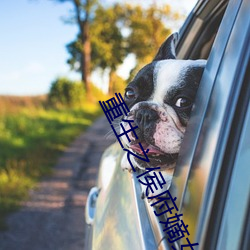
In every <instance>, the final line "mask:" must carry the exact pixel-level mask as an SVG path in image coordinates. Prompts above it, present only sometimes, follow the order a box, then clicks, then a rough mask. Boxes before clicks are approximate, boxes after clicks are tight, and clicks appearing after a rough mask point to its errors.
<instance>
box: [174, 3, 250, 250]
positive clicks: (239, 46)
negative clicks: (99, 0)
mask: <svg viewBox="0 0 250 250" xmlns="http://www.w3.org/2000/svg"><path fill="white" fill-rule="evenodd" d="M249 13H250V2H249V1H248V0H242V1H240V0H232V1H229V4H228V7H227V10H226V12H225V15H224V17H223V20H222V23H221V25H220V28H219V30H218V33H217V35H216V39H215V42H214V43H213V47H212V51H211V53H210V56H209V59H208V62H207V67H206V69H205V71H204V74H203V78H202V81H201V84H200V87H199V90H198V93H197V98H196V101H195V105H194V109H193V112H192V115H191V118H190V121H189V125H188V128H187V131H186V135H185V138H184V142H183V144H182V149H181V154H180V157H179V162H178V165H177V168H176V171H175V177H174V183H173V185H172V187H171V192H173V193H175V194H176V196H177V199H178V205H179V206H180V207H181V208H182V210H181V211H182V213H183V215H184V220H185V222H186V223H187V224H189V225H190V227H189V230H190V237H191V240H192V241H195V242H199V249H227V250H228V249H249V189H250V187H249V183H250V181H249V178H244V175H243V173H242V171H244V173H245V174H246V175H247V176H248V177H249V176H250V175H249V167H248V168H247V169H246V167H245V166H244V164H247V161H249V159H250V155H249V146H250V145H249V144H247V142H248V143H249V140H248V141H247V142H246V138H247V136H248V135H249V131H248V129H249V126H248V122H249V85H250V84H249V70H250V68H249V54H250V47H249V41H250V15H249ZM243 155H244V156H243ZM242 157H244V161H243V160H241V159H242ZM248 165H249V164H248ZM234 202H235V203H236V204H237V205H236V204H234ZM239 204H241V206H239ZM233 213H234V214H233ZM230 216H234V217H235V218H237V219H235V218H234V219H233V217H230ZM247 221H248V224H247ZM247 235H248V237H247Z"/></svg>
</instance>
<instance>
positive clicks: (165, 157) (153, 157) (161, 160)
mask: <svg viewBox="0 0 250 250" xmlns="http://www.w3.org/2000/svg"><path fill="white" fill-rule="evenodd" d="M141 145H142V147H143V149H144V151H145V152H146V150H147V149H148V150H149V152H148V153H147V156H148V158H149V160H150V164H152V165H165V164H168V165H169V164H171V163H174V162H176V160H177V157H178V153H173V154H170V153H165V152H163V151H161V150H160V149H159V148H157V147H156V146H153V145H151V144H148V143H146V142H141ZM129 148H130V149H132V151H133V152H134V153H135V154H137V155H138V156H142V157H143V158H145V156H144V154H143V151H142V149H141V148H140V146H139V144H138V143H131V144H130V145H129Z"/></svg>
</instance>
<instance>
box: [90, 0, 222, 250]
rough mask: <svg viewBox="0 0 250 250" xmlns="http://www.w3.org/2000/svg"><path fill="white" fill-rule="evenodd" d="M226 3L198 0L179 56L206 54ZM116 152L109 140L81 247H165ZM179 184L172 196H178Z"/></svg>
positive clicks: (183, 33) (158, 228)
mask: <svg viewBox="0 0 250 250" xmlns="http://www.w3.org/2000/svg"><path fill="white" fill-rule="evenodd" d="M217 5H218V6H217ZM216 6H217V7H216ZM226 6H227V1H220V0H217V1H215V0H212V1H208V2H206V4H204V1H200V2H199V3H198V5H197V6H196V7H195V9H194V11H193V12H192V13H191V15H190V16H189V18H188V20H187V23H186V24H185V25H184V28H183V29H182V31H181V36H180V42H179V45H178V48H177V49H178V57H179V58H184V59H187V58H193V59H196V58H201V57H202V58H207V56H208V54H209V52H210V48H211V47H212V44H213V41H214V38H215V36H216V33H217V30H218V27H219V25H220V22H221V19H222V17H223V14H224V11H225V9H226ZM215 7H216V8H215ZM213 8H215V10H214V11H212V10H213ZM204 48H205V49H204ZM122 154H123V153H122V150H121V148H120V146H119V144H114V145H112V146H111V147H110V148H109V149H107V150H106V151H105V153H104V155H103V158H102V161H101V164H100V171H99V177H98V184H97V187H96V188H95V189H93V190H92V191H93V192H92V193H91V195H90V196H89V198H88V202H87V205H86V207H87V209H86V211H87V218H91V220H90V221H89V224H90V226H89V229H90V230H89V237H88V241H87V247H86V249H98V250H99V249H121V250H122V249H131V250H132V249H137V250H138V249H150V250H151V249H170V248H169V246H168V244H167V240H166V235H165V234H164V233H163V230H162V228H161V225H160V224H159V218H158V217H156V216H155V215H154V213H153V209H152V207H149V206H148V205H147V203H146V202H145V203H144V202H143V201H142V200H141V197H140V196H141V189H140V186H139V183H138V181H137V180H136V178H134V177H133V176H132V175H130V174H129V173H127V172H123V171H122V170H121V167H120V162H121V157H122ZM177 186H178V185H177ZM184 187H185V186H184ZM181 188H182V186H178V189H177V190H178V192H177V196H178V200H179V198H181V197H182V196H181V195H179V194H183V195H184V192H183V189H181ZM97 194H98V198H96V196H97ZM179 205H181V203H179ZM91 211H92V212H91Z"/></svg>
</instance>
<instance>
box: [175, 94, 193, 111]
mask: <svg viewBox="0 0 250 250" xmlns="http://www.w3.org/2000/svg"><path fill="white" fill-rule="evenodd" d="M191 104H192V102H191V101H190V100H189V99H187V98H185V97H181V98H178V99H177V101H176V103H175V106H176V107H178V108H186V107H189V106H190V105H191Z"/></svg>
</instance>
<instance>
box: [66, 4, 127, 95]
mask: <svg viewBox="0 0 250 250" xmlns="http://www.w3.org/2000/svg"><path fill="white" fill-rule="evenodd" d="M119 9H120V6H119V5H113V6H111V7H108V8H104V7H103V6H101V5H99V6H98V7H97V8H96V10H95V15H94V16H95V17H94V18H93V20H92V22H91V24H90V41H91V70H95V69H97V68H101V69H102V70H103V71H104V70H106V69H108V70H109V93H110V94H111V93H113V91H114V86H113V83H114V79H113V78H115V77H116V75H115V71H116V70H117V67H118V66H119V65H120V64H121V63H122V62H123V60H124V58H125V56H126V55H127V54H126V45H125V40H124V37H123V36H122V33H121V28H120V27H119V20H120V16H119V13H120V10H119ZM80 48H81V41H80V37H79V36H78V38H77V40H76V41H73V42H71V43H70V44H68V45H67V50H68V52H69V53H70V55H71V57H70V59H69V60H68V63H69V64H70V66H71V69H74V70H77V71H79V70H80V67H79V66H80V59H81V56H80V54H81V50H80Z"/></svg>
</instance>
